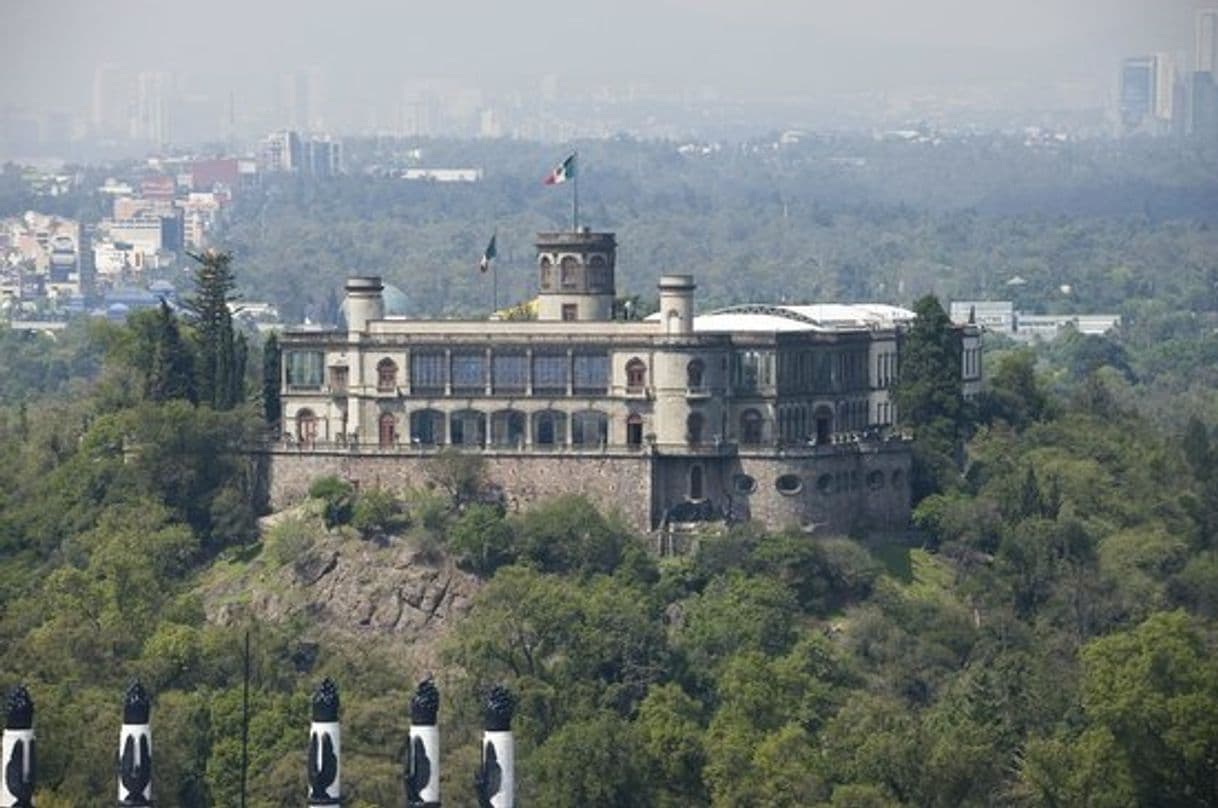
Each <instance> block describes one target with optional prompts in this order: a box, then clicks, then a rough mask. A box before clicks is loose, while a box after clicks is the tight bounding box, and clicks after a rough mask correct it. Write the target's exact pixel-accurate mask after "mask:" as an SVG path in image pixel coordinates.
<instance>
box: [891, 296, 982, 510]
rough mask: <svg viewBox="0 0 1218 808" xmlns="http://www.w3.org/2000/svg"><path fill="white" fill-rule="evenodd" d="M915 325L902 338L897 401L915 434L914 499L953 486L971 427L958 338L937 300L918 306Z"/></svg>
mask: <svg viewBox="0 0 1218 808" xmlns="http://www.w3.org/2000/svg"><path fill="white" fill-rule="evenodd" d="M914 313H915V314H916V315H917V319H915V320H914V324H913V326H912V327H911V328H910V329H909V331H908V332H907V333H906V334H905V335H904V337H903V344H902V346H901V365H900V370H899V373H900V375H899V378H898V381H897V385H896V387H895V388H894V390H893V399H894V400H895V402H896V405H897V415H898V417H899V418H900V421H901V423H902V424H903V425H905V426H908V427H910V428H911V429H912V430H913V434H914V439H915V441H916V443H915V448H914V469H913V479H912V480H911V484H912V486H913V493H914V497H915V499H921V498H922V497H925V496H927V495H928V494H933V493H935V492H936V491H941V490H943V489H944V488H945V487H948V486H949V483H950V482H951V478H952V477H953V476H954V474H955V467H956V460H955V459H956V456H957V454H958V452H959V448H960V444H961V441H962V440H963V438H964V436H965V428H966V426H967V416H966V408H965V402H964V393H963V390H962V388H961V364H960V363H961V356H962V354H961V351H962V345H961V341H960V335H959V334H958V333H957V332H956V330H955V328H954V327H953V326H952V321H951V319H950V318H949V317H948V316H947V312H945V311H944V310H943V306H942V305H940V303H939V299H938V298H936V297H934V296H933V295H927V296H926V297H923V298H921V299H920V300H918V302H917V303H915V304H914Z"/></svg>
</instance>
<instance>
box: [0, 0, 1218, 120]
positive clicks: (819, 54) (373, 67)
mask: <svg viewBox="0 0 1218 808" xmlns="http://www.w3.org/2000/svg"><path fill="white" fill-rule="evenodd" d="M1209 6H1218V0H605V1H604V2H596V3H592V2H583V0H565V1H564V2H559V0H510V2H509V0H426V1H423V2H421V1H419V0H402V1H401V2H373V1H372V0H342V2H324V3H323V2H317V1H316V0H304V1H302V0H296V1H295V2H278V0H276V1H275V2H267V1H264V0H240V1H238V0H206V2H191V3H186V2H177V1H176V0H0V30H4V31H5V37H4V39H5V47H4V51H3V55H2V56H0V58H2V59H3V60H4V69H3V70H0V102H17V103H25V104H37V105H38V106H53V105H54V104H52V103H48V102H47V99H48V97H50V98H54V97H56V96H58V97H60V98H62V99H63V102H64V103H63V104H62V106H65V107H74V106H77V105H83V104H87V103H88V98H89V94H90V92H91V90H90V88H91V82H92V75H93V70H94V68H95V66H96V65H97V64H98V63H100V62H111V63H115V64H117V65H119V66H120V67H123V68H127V69H132V70H150V69H158V70H169V71H174V72H176V73H178V74H187V73H189V74H194V75H216V76H223V77H225V79H224V80H225V81H228V82H230V83H234V84H237V85H241V84H243V83H247V82H256V81H260V80H261V78H260V77H269V76H271V75H272V74H275V73H282V72H284V71H288V70H293V69H296V68H299V67H305V66H316V67H318V68H321V69H322V70H324V71H325V72H326V74H327V75H328V76H329V77H330V83H331V85H332V86H331V87H330V89H329V90H328V94H330V95H341V94H342V93H344V92H347V91H349V92H361V91H362V92H368V91H369V90H372V88H377V87H397V86H400V83H401V82H402V81H403V80H406V79H410V78H415V77H435V76H446V77H447V76H451V77H455V78H459V79H462V80H465V81H469V82H470V83H473V84H479V85H481V86H487V87H494V86H496V85H502V84H506V83H508V82H516V81H520V82H522V83H528V82H535V81H536V78H537V77H539V76H541V75H544V74H547V73H553V74H557V75H559V76H560V77H562V78H563V80H564V81H580V80H615V79H623V80H625V79H629V80H651V81H654V82H656V83H657V84H659V85H662V86H666V87H670V88H677V87H686V86H687V87H691V88H692V87H697V86H704V85H713V86H716V87H719V88H721V89H722V90H723V91H724V92H725V93H730V94H733V95H738V94H746V95H755V94H768V93H775V94H777V93H790V92H805V93H817V92H825V91H827V90H832V89H842V90H848V91H856V90H876V91H887V90H898V89H903V88H908V87H910V86H911V85H919V84H976V83H984V82H1001V81H1018V80H1021V79H1030V80H1033V81H1043V80H1045V79H1046V78H1047V77H1058V76H1060V77H1063V78H1067V79H1078V80H1083V81H1092V82H1103V81H1106V80H1107V77H1109V76H1115V74H1116V65H1117V62H1118V60H1119V58H1120V57H1121V56H1123V55H1131V54H1136V53H1142V52H1149V51H1157V50H1167V51H1175V52H1179V53H1180V54H1181V55H1187V56H1188V58H1189V59H1190V60H1191V58H1192V55H1191V51H1192V29H1193V19H1194V13H1195V10H1196V9H1198V8H1202V7H1209ZM1190 66H1191V65H1190ZM529 86H535V85H534V84H530V85H529Z"/></svg>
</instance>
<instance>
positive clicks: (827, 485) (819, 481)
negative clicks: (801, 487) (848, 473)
mask: <svg viewBox="0 0 1218 808" xmlns="http://www.w3.org/2000/svg"><path fill="white" fill-rule="evenodd" d="M816 490H817V491H819V492H821V493H822V494H832V493H833V475H832V474H822V475H820V476H819V477H817V478H816Z"/></svg>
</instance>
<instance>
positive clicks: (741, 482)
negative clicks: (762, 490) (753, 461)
mask: <svg viewBox="0 0 1218 808" xmlns="http://www.w3.org/2000/svg"><path fill="white" fill-rule="evenodd" d="M732 487H733V488H735V489H736V492H737V493H739V494H751V493H753V492H754V491H756V490H757V481H756V480H754V479H753V478H752V477H750V476H749V475H747V474H737V475H736V476H735V477H733V478H732Z"/></svg>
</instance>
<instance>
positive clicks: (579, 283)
mask: <svg viewBox="0 0 1218 808" xmlns="http://www.w3.org/2000/svg"><path fill="white" fill-rule="evenodd" d="M616 259H617V240H616V238H615V237H614V234H613V233H593V232H592V231H590V230H589V229H588V228H586V227H585V228H582V229H581V230H579V231H577V232H574V233H538V234H537V269H538V273H539V283H538V292H539V299H538V303H539V306H538V312H537V319H539V320H611V319H613V298H614V295H615V293H616V286H615V283H614V276H613V273H614V266H615V264H616Z"/></svg>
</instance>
